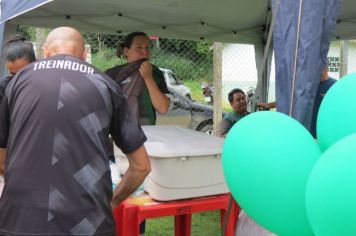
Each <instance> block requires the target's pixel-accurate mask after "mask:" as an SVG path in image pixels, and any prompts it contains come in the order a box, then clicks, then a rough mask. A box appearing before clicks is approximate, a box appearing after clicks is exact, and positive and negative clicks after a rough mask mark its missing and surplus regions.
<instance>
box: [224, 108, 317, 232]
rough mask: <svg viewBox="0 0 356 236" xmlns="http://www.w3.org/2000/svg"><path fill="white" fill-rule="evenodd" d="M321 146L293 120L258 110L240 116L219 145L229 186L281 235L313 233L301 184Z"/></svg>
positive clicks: (247, 207)
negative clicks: (222, 143)
mask: <svg viewBox="0 0 356 236" xmlns="http://www.w3.org/2000/svg"><path fill="white" fill-rule="evenodd" d="M320 155H321V151H320V148H319V146H318V144H317V143H316V142H315V140H314V139H313V137H312V136H311V134H310V133H309V132H308V131H307V130H306V129H305V128H304V127H303V126H302V125H301V124H300V123H299V122H297V121H296V120H294V119H292V118H291V117H289V116H287V115H284V114H282V113H279V112H271V111H266V112H256V113H253V114H250V115H248V116H246V117H244V118H243V119H241V120H240V121H238V122H237V123H236V124H235V125H234V126H233V127H232V129H231V130H230V132H229V133H228V134H227V137H226V139H225V142H224V146H223V154H222V156H223V159H222V161H223V169H224V175H225V178H226V181H227V185H228V187H229V189H230V191H231V193H232V195H233V197H234V198H235V199H236V201H237V202H238V203H239V204H240V206H241V207H242V208H243V209H244V210H245V211H246V212H247V214H248V215H249V216H250V217H251V218H253V219H254V220H255V221H256V222H257V223H259V224H260V225H262V226H263V227H265V228H267V229H269V230H270V231H272V232H274V233H277V234H278V235H283V236H294V235H295V236H307V235H313V233H312V230H311V228H310V226H309V223H308V220H307V216H306V211H305V187H306V183H307V179H308V176H309V173H310V171H311V169H312V167H313V165H314V163H315V162H316V161H317V159H318V158H319V157H320Z"/></svg>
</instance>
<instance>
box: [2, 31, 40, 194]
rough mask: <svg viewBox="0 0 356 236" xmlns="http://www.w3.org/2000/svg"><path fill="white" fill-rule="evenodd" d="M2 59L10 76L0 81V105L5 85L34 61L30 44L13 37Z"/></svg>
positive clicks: (18, 37)
mask: <svg viewBox="0 0 356 236" xmlns="http://www.w3.org/2000/svg"><path fill="white" fill-rule="evenodd" d="M2 58H4V59H5V66H6V68H7V70H8V72H9V74H10V75H8V76H6V77H4V78H2V79H0V104H1V101H2V98H3V97H4V95H5V90H6V87H7V84H8V83H9V82H10V80H11V79H12V77H14V75H15V74H16V73H17V72H18V71H20V70H21V69H22V68H23V67H25V66H27V65H28V64H30V63H31V62H34V61H35V60H36V57H35V52H34V51H33V45H32V43H30V42H28V41H26V39H25V38H24V37H22V36H14V37H12V38H11V39H9V40H8V41H6V42H5V43H4V45H3V48H2ZM4 162H5V160H4V159H0V166H1V167H3V166H4V165H5V163H4ZM3 175H4V168H0V195H1V193H2V190H3V187H4V178H3Z"/></svg>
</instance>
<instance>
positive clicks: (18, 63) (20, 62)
mask: <svg viewBox="0 0 356 236" xmlns="http://www.w3.org/2000/svg"><path fill="white" fill-rule="evenodd" d="M29 63H30V62H29V61H28V60H27V59H26V58H19V59H16V60H15V61H6V68H7V69H8V70H9V72H10V74H11V75H15V74H16V73H17V72H18V71H19V70H21V69H22V68H23V67H25V66H26V65H28V64H29Z"/></svg>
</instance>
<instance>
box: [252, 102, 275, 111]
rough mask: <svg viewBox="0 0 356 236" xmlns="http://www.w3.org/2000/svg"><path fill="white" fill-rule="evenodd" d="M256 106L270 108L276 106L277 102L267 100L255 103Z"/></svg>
mask: <svg viewBox="0 0 356 236" xmlns="http://www.w3.org/2000/svg"><path fill="white" fill-rule="evenodd" d="M257 106H258V107H265V108H269V109H272V108H276V106H277V104H276V102H269V103H263V102H261V103H257Z"/></svg>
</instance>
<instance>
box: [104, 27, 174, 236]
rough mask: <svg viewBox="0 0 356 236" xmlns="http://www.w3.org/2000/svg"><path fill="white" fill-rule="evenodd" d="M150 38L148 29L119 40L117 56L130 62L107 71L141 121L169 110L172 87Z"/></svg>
mask: <svg viewBox="0 0 356 236" xmlns="http://www.w3.org/2000/svg"><path fill="white" fill-rule="evenodd" d="M150 55H151V50H150V40H149V38H148V36H147V34H146V33H144V32H132V33H130V34H128V35H127V36H126V37H125V38H124V40H123V42H122V43H120V44H119V46H118V50H117V56H118V57H123V58H125V59H126V60H127V62H128V64H124V65H119V66H115V67H113V68H110V69H108V70H107V71H106V74H107V75H109V76H110V77H111V78H112V79H114V80H115V81H116V82H117V83H118V84H119V85H120V87H121V89H122V91H123V93H124V95H125V97H126V98H127V100H128V102H129V104H130V107H131V108H132V109H133V111H134V113H135V114H136V117H137V118H138V119H139V121H140V124H141V125H155V124H156V111H157V112H159V113H160V114H165V113H167V111H168V107H169V103H170V101H169V99H168V97H167V96H166V95H165V94H168V93H169V91H168V88H167V84H166V81H165V79H164V76H163V73H162V71H161V70H160V69H159V68H158V67H156V66H154V65H152V64H151V63H150V62H149V58H150ZM145 226H146V221H143V222H142V223H141V224H140V235H144V233H145Z"/></svg>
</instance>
